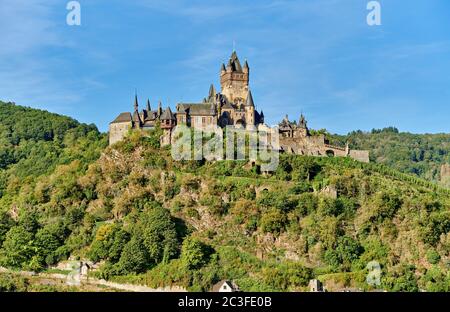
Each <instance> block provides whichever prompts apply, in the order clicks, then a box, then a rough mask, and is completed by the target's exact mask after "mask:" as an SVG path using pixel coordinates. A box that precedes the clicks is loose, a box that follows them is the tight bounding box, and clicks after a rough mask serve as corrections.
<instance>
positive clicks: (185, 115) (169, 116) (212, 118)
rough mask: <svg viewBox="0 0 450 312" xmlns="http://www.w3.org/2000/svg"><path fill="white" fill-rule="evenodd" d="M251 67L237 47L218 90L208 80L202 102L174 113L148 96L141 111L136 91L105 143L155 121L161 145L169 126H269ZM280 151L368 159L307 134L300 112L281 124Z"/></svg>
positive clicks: (366, 155) (223, 68)
mask: <svg viewBox="0 0 450 312" xmlns="http://www.w3.org/2000/svg"><path fill="white" fill-rule="evenodd" d="M249 81H250V67H249V65H248V63H247V61H245V63H244V66H242V65H241V63H240V61H239V58H238V56H237V54H236V52H235V51H233V53H232V54H231V57H230V59H229V61H228V63H227V65H226V66H225V64H222V66H221V67H220V87H221V90H220V92H217V91H216V89H215V87H214V85H213V84H211V86H210V88H209V92H208V96H207V97H205V98H204V99H203V101H202V102H200V103H178V104H177V105H176V111H175V113H173V112H172V110H171V109H170V107H167V108H165V109H164V110H163V109H162V104H161V102H159V104H158V108H157V109H156V110H152V109H151V105H150V101H149V100H147V105H146V108H145V109H143V110H142V111H139V103H138V98H137V95H136V96H135V99H134V112H133V113H130V112H125V113H121V114H120V115H119V116H117V118H116V119H115V120H114V121H112V122H111V123H110V125H109V143H110V144H114V143H116V142H118V141H120V140H122V139H123V137H124V136H125V135H126V134H127V133H128V131H129V129H141V130H147V131H148V130H152V129H154V128H155V126H156V125H157V124H159V125H160V127H161V129H163V131H164V134H163V135H162V137H161V144H162V145H168V144H170V143H171V142H172V130H173V129H174V128H175V126H176V125H186V126H188V127H195V128H206V127H211V126H219V127H222V128H224V127H226V126H235V127H240V128H247V129H255V128H256V129H267V128H268V126H267V125H265V123H264V113H263V111H259V112H258V111H257V110H256V108H255V103H254V101H253V96H252V92H251V90H250V88H249ZM279 134H280V151H281V152H285V153H293V154H300V155H313V156H342V157H346V156H348V157H352V158H354V159H357V160H359V161H364V162H368V161H369V153H368V151H356V150H350V149H349V148H348V145H346V146H345V147H338V146H333V145H330V144H329V142H328V141H327V139H326V138H325V136H324V135H311V133H310V132H309V129H308V127H307V122H306V119H305V117H304V116H303V114H302V115H301V116H300V119H299V122H298V123H297V122H291V121H289V119H288V117H287V116H286V118H284V119H283V120H282V121H281V123H280V124H279Z"/></svg>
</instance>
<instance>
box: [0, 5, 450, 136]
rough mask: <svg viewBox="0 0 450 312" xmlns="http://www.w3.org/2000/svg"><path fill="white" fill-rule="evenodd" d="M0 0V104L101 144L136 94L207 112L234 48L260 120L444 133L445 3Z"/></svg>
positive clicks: (449, 12) (449, 60)
mask: <svg viewBox="0 0 450 312" xmlns="http://www.w3.org/2000/svg"><path fill="white" fill-rule="evenodd" d="M67 2H68V1H65V0H0V38H1V41H2V43H1V45H0V99H2V100H10V101H14V102H16V103H17V104H21V105H26V106H31V107H36V108H42V109H46V110H49V111H52V112H56V113H60V114H65V115H69V116H72V117H74V118H76V119H78V120H80V121H82V122H86V123H95V124H96V125H97V126H98V127H99V129H100V130H102V131H106V130H107V127H108V123H109V122H110V121H111V120H112V119H114V118H115V117H116V115H117V114H119V113H120V112H122V111H130V110H132V100H133V96H134V90H135V88H137V90H138V95H139V99H140V101H141V104H144V102H145V101H146V99H147V97H148V98H150V101H151V103H152V105H153V106H156V105H157V102H158V101H159V100H162V101H163V105H164V106H166V105H167V104H170V105H171V106H172V108H173V107H174V106H175V105H176V103H177V102H180V101H200V100H201V99H202V98H203V97H204V96H206V95H207V92H208V88H209V85H210V83H214V84H215V85H216V88H218V86H219V81H218V72H219V67H220V64H221V63H222V62H226V61H227V59H228V58H229V56H230V54H231V52H232V49H233V42H235V46H236V50H237V53H238V55H239V57H240V58H241V60H242V61H243V60H244V59H248V62H249V64H250V70H251V77H250V79H251V81H250V85H251V89H252V93H253V98H254V100H255V104H256V105H257V108H258V109H263V110H264V113H265V116H266V121H267V122H268V123H269V124H275V123H276V122H278V121H279V120H281V119H282V118H283V117H284V115H285V114H286V113H287V114H289V116H290V117H291V118H295V119H298V116H299V115H300V112H301V111H303V112H304V113H305V114H306V116H307V119H308V121H309V125H310V126H311V127H312V128H315V129H319V128H327V129H328V130H329V131H330V132H333V133H341V134H343V133H347V132H349V131H352V130H357V129H362V130H370V129H372V128H381V127H385V126H396V127H398V128H399V129H400V130H402V131H410V132H415V133H425V132H428V133H430V132H431V133H436V132H450V123H449V121H448V120H449V116H450V2H449V1H448V0H414V1H413V0H411V1H407V2H406V1H404V0H381V1H380V3H381V7H382V11H381V13H382V25H381V26H374V27H369V26H368V25H367V23H366V16H367V14H368V11H367V10H366V5H367V3H368V0H297V1H287V0H259V1H243V0H241V1H224V0H222V1H214V0H208V1H196V0H164V1H153V0H127V1H123V0H122V1H119V0H110V1H106V0H79V2H80V4H81V9H82V17H81V18H82V25H81V26H79V27H76V26H72V27H70V26H68V25H67V24H66V15H67V13H68V11H67V10H66V4H67Z"/></svg>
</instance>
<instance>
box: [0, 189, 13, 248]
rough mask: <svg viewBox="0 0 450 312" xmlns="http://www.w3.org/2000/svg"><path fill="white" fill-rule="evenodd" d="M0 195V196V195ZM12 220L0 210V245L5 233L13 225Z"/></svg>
mask: <svg viewBox="0 0 450 312" xmlns="http://www.w3.org/2000/svg"><path fill="white" fill-rule="evenodd" d="M0 197H1V196H0ZM13 225H14V220H13V219H12V218H11V216H10V215H9V214H8V213H6V212H0V245H1V244H2V243H3V241H4V240H5V238H6V233H8V231H9V229H10V228H11V227H13Z"/></svg>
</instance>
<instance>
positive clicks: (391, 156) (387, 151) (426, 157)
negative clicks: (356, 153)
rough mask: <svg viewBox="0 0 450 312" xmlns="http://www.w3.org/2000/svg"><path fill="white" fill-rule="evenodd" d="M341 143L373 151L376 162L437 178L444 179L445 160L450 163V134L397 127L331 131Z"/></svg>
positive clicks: (371, 157) (331, 136)
mask: <svg viewBox="0 0 450 312" xmlns="http://www.w3.org/2000/svg"><path fill="white" fill-rule="evenodd" d="M329 138H330V139H331V140H332V141H334V142H338V143H340V144H345V142H347V141H348V142H349V145H350V147H351V148H354V149H363V150H369V151H370V159H371V161H373V162H377V163H381V164H385V165H387V166H389V167H392V168H394V169H397V170H399V171H402V172H404V173H410V174H414V175H417V176H419V177H421V178H424V179H427V180H433V181H439V180H440V169H441V165H442V164H450V134H444V133H442V134H412V133H407V132H399V130H398V129H396V128H394V127H389V128H384V129H373V130H372V131H371V132H362V131H354V132H351V133H349V134H348V135H345V136H339V135H329Z"/></svg>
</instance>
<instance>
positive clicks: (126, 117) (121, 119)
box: [111, 112, 131, 124]
mask: <svg viewBox="0 0 450 312" xmlns="http://www.w3.org/2000/svg"><path fill="white" fill-rule="evenodd" d="M130 121H131V114H130V113H129V112H125V113H120V114H119V116H117V117H116V119H114V120H113V121H112V122H111V123H112V124H113V123H121V122H130Z"/></svg>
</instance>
